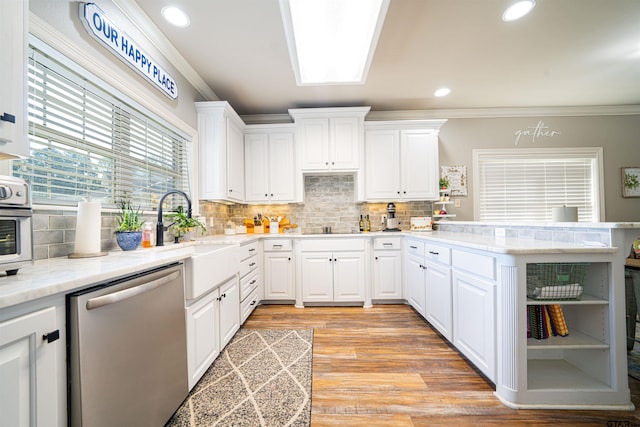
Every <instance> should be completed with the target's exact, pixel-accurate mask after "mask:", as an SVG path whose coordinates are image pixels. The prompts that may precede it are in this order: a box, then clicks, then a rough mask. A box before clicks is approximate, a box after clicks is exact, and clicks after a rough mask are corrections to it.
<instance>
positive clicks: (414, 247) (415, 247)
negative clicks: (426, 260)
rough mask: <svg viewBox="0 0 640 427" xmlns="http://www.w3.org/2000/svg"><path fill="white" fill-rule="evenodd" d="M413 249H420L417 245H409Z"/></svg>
mask: <svg viewBox="0 0 640 427" xmlns="http://www.w3.org/2000/svg"><path fill="white" fill-rule="evenodd" d="M409 247H410V248H411V249H418V247H417V246H409Z"/></svg>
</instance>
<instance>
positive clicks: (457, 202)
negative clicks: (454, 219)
mask: <svg viewBox="0 0 640 427" xmlns="http://www.w3.org/2000/svg"><path fill="white" fill-rule="evenodd" d="M453 206H455V207H456V208H459V207H460V199H455V200H454V201H453Z"/></svg>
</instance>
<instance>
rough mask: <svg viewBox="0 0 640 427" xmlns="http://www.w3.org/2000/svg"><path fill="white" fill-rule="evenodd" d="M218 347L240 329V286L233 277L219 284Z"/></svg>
mask: <svg viewBox="0 0 640 427" xmlns="http://www.w3.org/2000/svg"><path fill="white" fill-rule="evenodd" d="M218 298H219V299H220V348H221V349H223V348H224V346H226V345H227V344H228V343H229V341H231V338H233V336H234V335H235V333H236V332H237V331H238V329H240V286H239V285H238V278H237V277H234V278H232V279H231V280H229V281H228V282H227V283H225V284H224V285H222V286H220V296H219V297H218Z"/></svg>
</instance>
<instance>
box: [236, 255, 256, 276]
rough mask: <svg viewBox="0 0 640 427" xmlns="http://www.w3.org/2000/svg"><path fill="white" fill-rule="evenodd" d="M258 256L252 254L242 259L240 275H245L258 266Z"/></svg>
mask: <svg viewBox="0 0 640 427" xmlns="http://www.w3.org/2000/svg"><path fill="white" fill-rule="evenodd" d="M259 260H260V257H257V256H254V257H251V258H247V259H245V260H244V261H241V262H240V277H244V276H245V275H247V274H249V273H251V272H252V271H253V270H255V269H257V268H258V262H259Z"/></svg>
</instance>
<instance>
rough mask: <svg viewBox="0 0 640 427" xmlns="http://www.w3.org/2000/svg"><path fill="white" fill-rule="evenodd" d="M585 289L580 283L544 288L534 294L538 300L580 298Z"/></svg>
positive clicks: (538, 289)
mask: <svg viewBox="0 0 640 427" xmlns="http://www.w3.org/2000/svg"><path fill="white" fill-rule="evenodd" d="M582 291H583V287H582V286H580V285H579V284H578V283H573V284H570V285H561V286H543V287H541V288H536V289H535V290H534V291H533V294H534V295H535V297H536V298H537V299H555V298H578V297H580V295H582Z"/></svg>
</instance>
